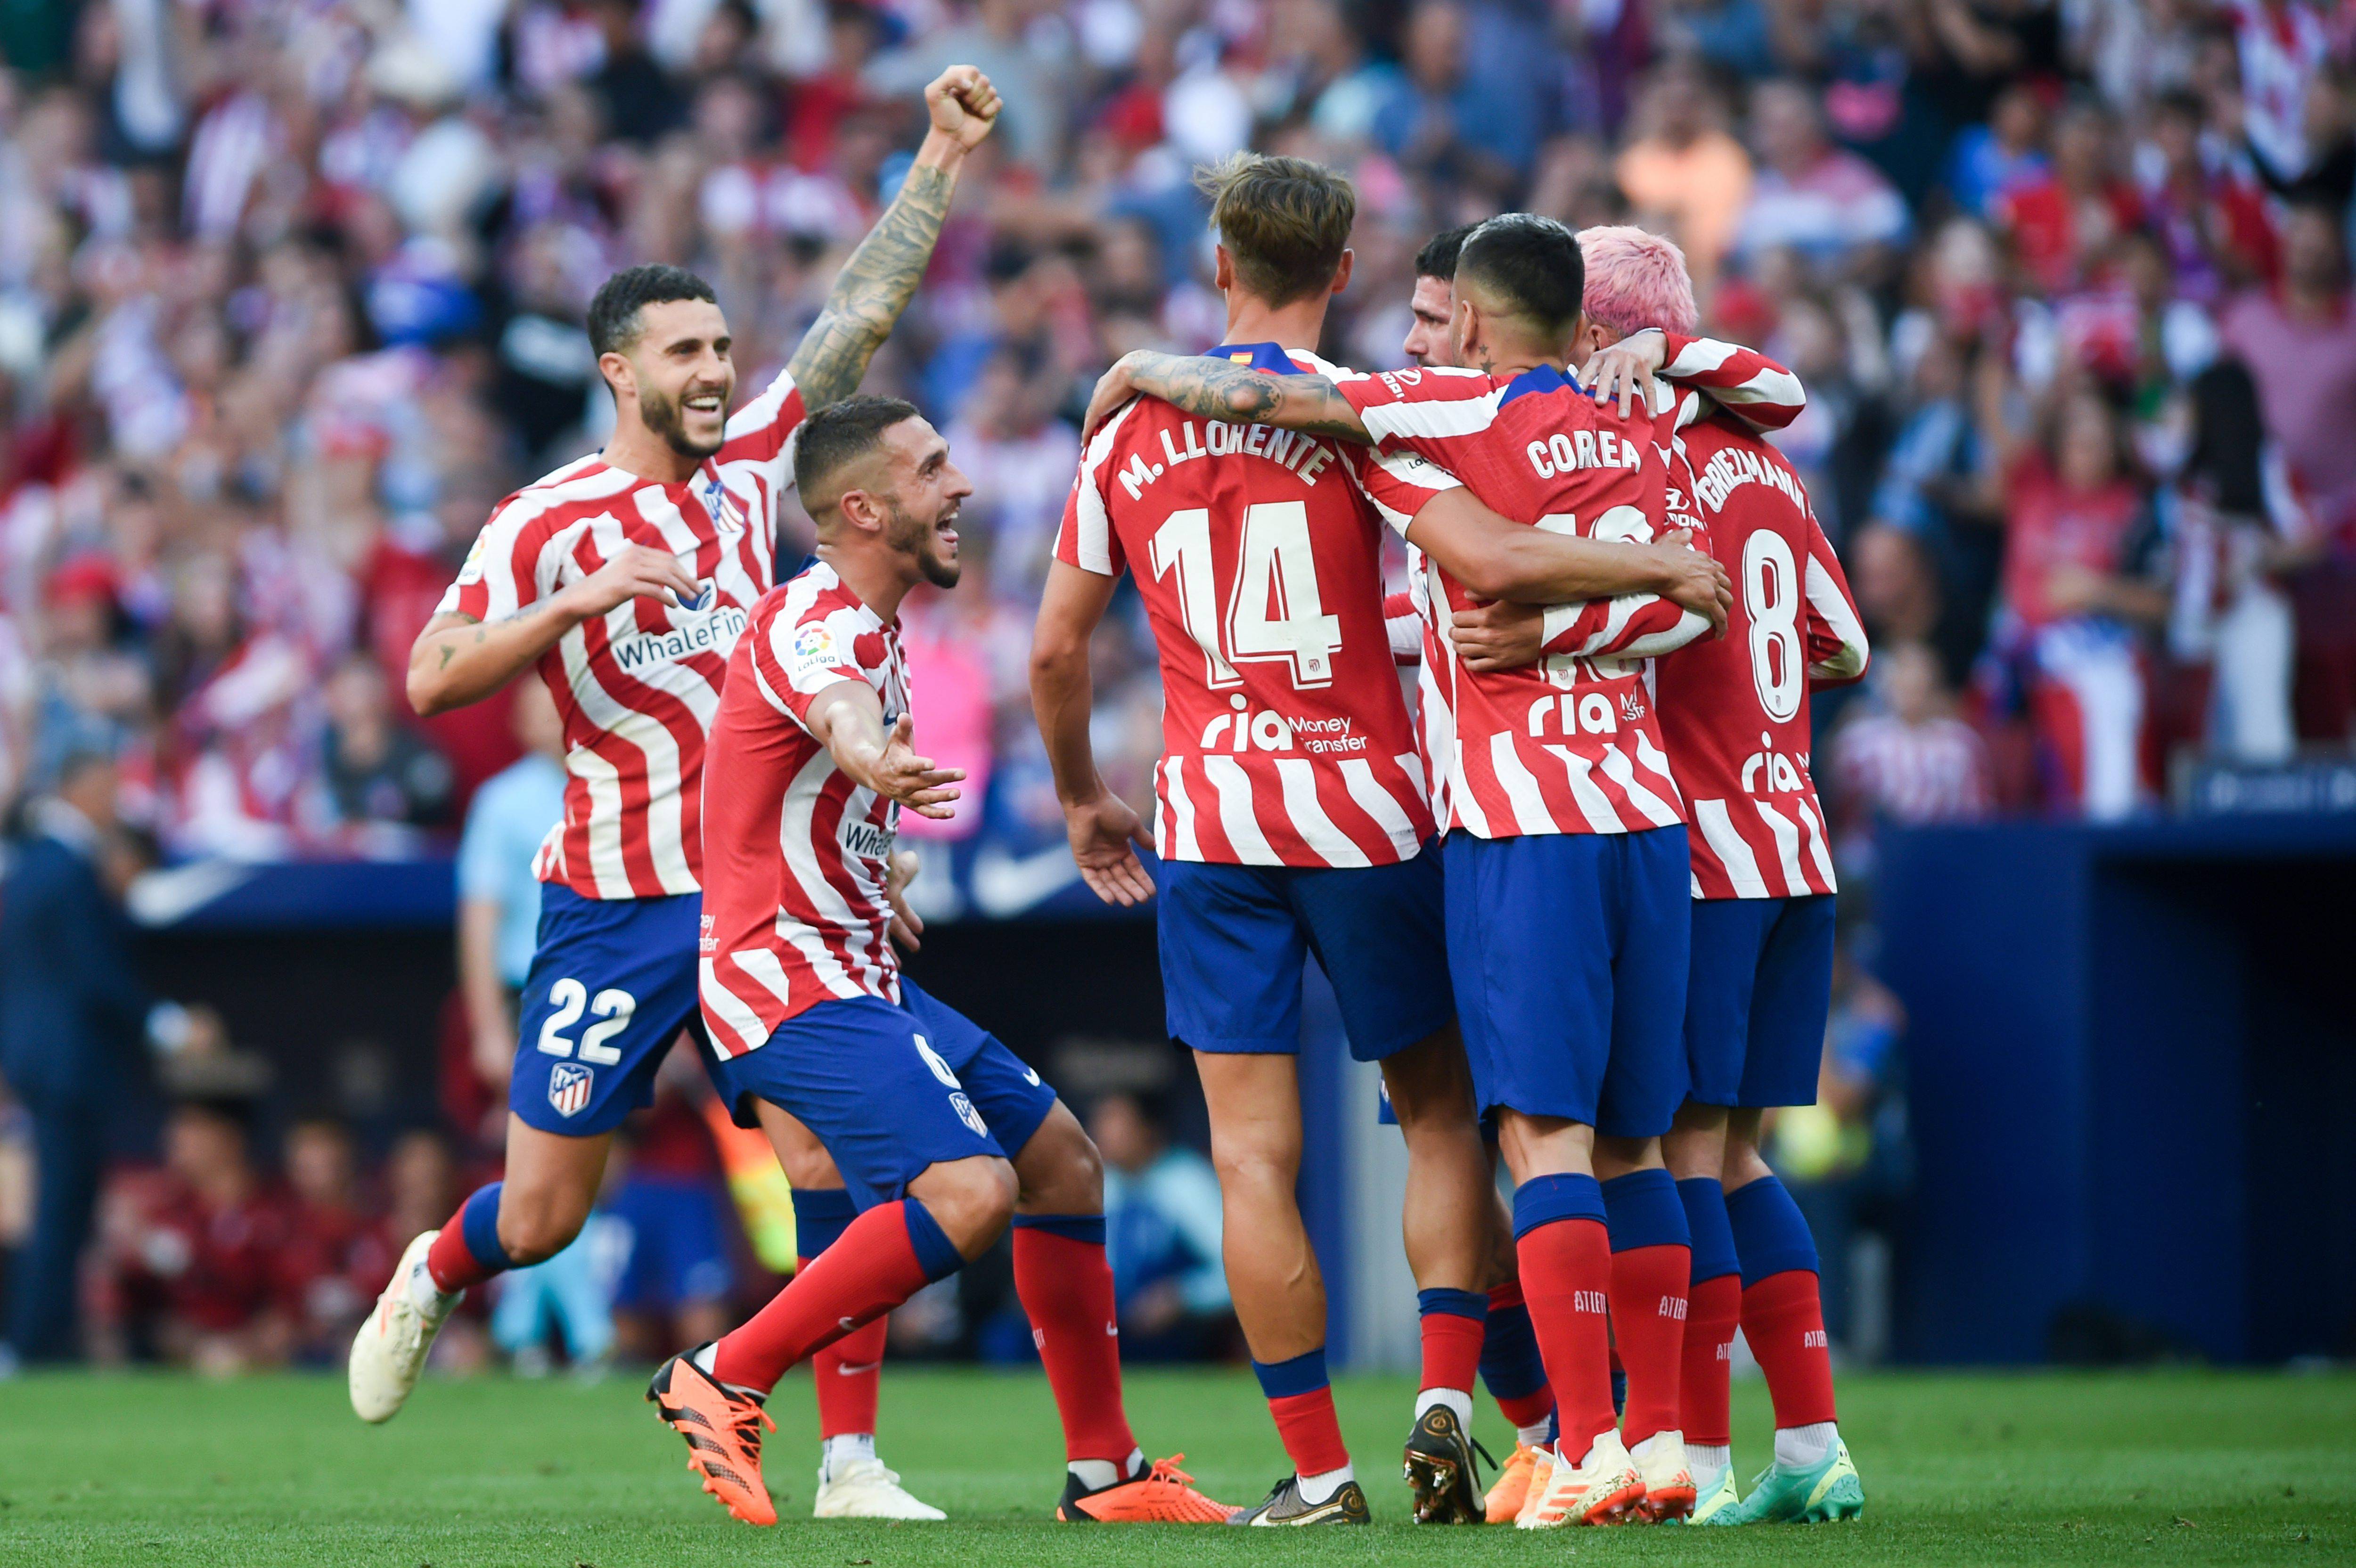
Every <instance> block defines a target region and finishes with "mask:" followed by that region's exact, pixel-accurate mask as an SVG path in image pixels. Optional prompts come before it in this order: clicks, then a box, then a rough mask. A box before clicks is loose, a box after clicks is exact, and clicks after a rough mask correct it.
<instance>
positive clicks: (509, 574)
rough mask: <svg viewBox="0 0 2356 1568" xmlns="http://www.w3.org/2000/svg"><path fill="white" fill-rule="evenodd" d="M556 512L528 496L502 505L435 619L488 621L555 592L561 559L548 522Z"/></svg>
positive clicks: (511, 498) (485, 527)
mask: <svg viewBox="0 0 2356 1568" xmlns="http://www.w3.org/2000/svg"><path fill="white" fill-rule="evenodd" d="M552 509H553V508H552V506H551V504H550V503H549V502H548V501H547V500H545V499H542V498H538V497H535V496H533V495H532V494H531V493H530V492H529V491H525V492H522V493H520V494H518V495H514V496H509V497H508V498H507V499H506V500H504V501H502V502H500V503H499V505H498V509H497V510H495V511H493V512H492V513H491V517H490V520H489V521H488V522H487V523H485V524H484V525H483V531H482V532H481V533H478V534H477V535H476V536H475V546H474V548H473V549H470V550H468V551H467V552H466V564H464V565H463V566H461V567H459V568H458V576H457V578H456V580H455V581H453V582H452V583H451V584H450V586H449V588H448V590H447V591H445V592H444V593H443V595H442V602H441V603H439V604H436V605H435V606H434V613H435V614H437V615H448V614H454V613H455V614H459V615H465V616H467V617H469V618H470V619H473V620H477V621H488V620H490V619H492V618H493V617H495V616H499V615H511V614H513V613H515V612H517V611H518V610H520V609H522V608H523V607H524V606H525V605H527V604H533V603H539V602H540V601H541V599H543V598H545V597H547V596H548V595H549V594H551V593H553V592H556V586H557V585H556V573H557V570H558V568H559V566H560V565H561V564H562V556H561V554H560V552H558V551H555V550H552V549H549V548H548V546H549V544H550V542H551V541H552V539H554V538H555V537H556V533H557V531H558V529H557V528H556V527H555V526H554V525H553V524H552V522H551V521H550V520H548V518H547V514H548V513H549V512H550V511H552Z"/></svg>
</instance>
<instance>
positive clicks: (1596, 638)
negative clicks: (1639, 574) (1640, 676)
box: [1542, 593, 1709, 659]
mask: <svg viewBox="0 0 2356 1568" xmlns="http://www.w3.org/2000/svg"><path fill="white" fill-rule="evenodd" d="M1708 630H1709V623H1708V621H1707V620H1704V619H1703V618H1702V617H1701V616H1699V615H1697V614H1695V613H1693V612H1692V611H1690V610H1686V609H1683V608H1681V607H1679V606H1678V605H1677V604H1676V603H1672V602H1671V601H1669V600H1666V599H1663V598H1661V597H1659V596H1658V595H1657V594H1652V593H1623V594H1622V595H1621V596H1620V597H1619V598H1617V599H1589V600H1586V601H1584V602H1582V603H1577V604H1550V605H1548V606H1547V612H1546V623H1545V636H1546V642H1545V645H1544V647H1543V650H1542V651H1543V652H1545V653H1547V654H1549V655H1552V654H1569V655H1572V656H1576V657H1579V658H1605V657H1612V658H1624V659H1649V658H1658V657H1660V656H1661V655H1663V654H1666V653H1675V652H1676V650H1677V649H1679V648H1681V647H1684V646H1685V645H1687V643H1690V642H1692V641H1693V640H1694V639H1695V638H1696V637H1698V636H1700V635H1702V634H1703V633H1704V632H1707V631H1708Z"/></svg>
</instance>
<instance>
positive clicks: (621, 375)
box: [597, 348, 638, 402]
mask: <svg viewBox="0 0 2356 1568" xmlns="http://www.w3.org/2000/svg"><path fill="white" fill-rule="evenodd" d="M597 368H598V370H599V372H600V373H602V374H603V375H604V376H605V385H606V387H607V388H609V389H611V390H612V392H613V394H614V400H615V401H616V402H619V401H620V400H621V398H622V394H623V393H624V392H625V391H626V392H628V393H629V394H630V395H631V396H632V397H636V396H637V391H638V379H637V372H635V371H634V370H632V369H631V368H630V359H629V356H627V355H626V354H624V353H622V352H621V351H620V350H619V349H615V348H608V349H607V350H605V353H603V354H600V355H599V356H597Z"/></svg>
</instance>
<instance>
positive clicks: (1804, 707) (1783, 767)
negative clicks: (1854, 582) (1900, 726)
mask: <svg viewBox="0 0 2356 1568" xmlns="http://www.w3.org/2000/svg"><path fill="white" fill-rule="evenodd" d="M1668 507H1669V526H1670V527H1671V528H1691V529H1692V530H1693V534H1694V543H1695V544H1696V546H1697V547H1699V548H1702V549H1708V551H1709V553H1710V554H1711V555H1713V556H1715V557H1716V558H1717V559H1718V562H1719V565H1721V566H1723V567H1725V568H1726V571H1727V574H1728V575H1729V576H1730V577H1731V578H1733V579H1734V607H1733V609H1732V610H1731V611H1730V613H1728V616H1727V626H1726V635H1725V636H1724V637H1723V638H1719V639H1717V640H1711V639H1708V638H1705V639H1703V640H1701V641H1699V642H1697V643H1695V644H1693V645H1691V646H1689V647H1687V648H1685V649H1682V650H1681V651H1679V652H1678V653H1677V654H1676V655H1675V656H1672V657H1669V658H1665V659H1663V660H1662V661H1661V662H1660V663H1659V664H1658V665H1657V666H1655V669H1654V695H1655V697H1656V698H1658V699H1659V701H1660V705H1661V732H1662V735H1663V737H1664V739H1665V741H1666V742H1667V745H1668V751H1669V763H1670V765H1671V766H1673V767H1674V768H1676V774H1677V783H1678V784H1682V785H1683V786H1684V787H1685V792H1686V804H1687V811H1688V812H1689V814H1690V816H1691V818H1692V822H1693V840H1692V841H1693V891H1694V897H1696V898H1699V899H1765V898H1797V897H1801V896H1803V895H1805V894H1808V893H1829V892H1832V891H1836V890H1835V887H1834V883H1833V857H1832V837H1831V834H1830V833H1829V831H1828V830H1827V829H1826V826H1825V814H1824V807H1823V806H1822V805H1820V804H1819V803H1818V802H1817V799H1816V785H1815V778H1814V776H1813V775H1812V774H1811V773H1810V772H1809V766H1808V763H1809V755H1808V753H1809V748H1810V746H1811V744H1812V742H1811V740H1810V733H1811V731H1810V730H1809V713H1808V688H1809V686H1810V684H1811V683H1816V684H1836V683H1839V682H1844V681H1850V680H1855V679H1857V678H1858V677H1859V676H1861V675H1863V674H1864V673H1865V662H1866V645H1865V627H1864V624H1863V623H1861V622H1860V621H1859V620H1858V613H1857V604H1856V602H1855V601H1854V600H1853V599H1852V598H1851V597H1850V596H1849V591H1848V579H1847V577H1846V576H1845V575H1843V573H1842V571H1841V566H1840V560H1839V559H1838V558H1837V557H1836V556H1835V555H1834V554H1833V548H1832V546H1831V545H1830V544H1829V543H1828V542H1826V539H1825V535H1824V530H1823V529H1822V528H1818V527H1817V526H1816V518H1815V511H1814V510H1813V509H1812V508H1811V507H1809V505H1808V492H1807V488H1806V486H1805V485H1802V484H1801V482H1800V476H1799V475H1798V473H1797V472H1796V471H1795V470H1794V468H1793V467H1792V465H1791V464H1790V463H1788V462H1786V461H1785V460H1784V458H1783V453H1779V452H1777V451H1776V450H1775V449H1774V448H1773V447H1772V446H1770V445H1768V444H1767V443H1765V442H1763V441H1761V440H1760V439H1759V438H1758V437H1757V436H1755V435H1753V434H1752V433H1751V432H1750V431H1748V430H1746V429H1744V428H1743V427H1742V426H1740V425H1739V424H1738V423H1736V422H1735V421H1733V420H1732V419H1730V417H1728V416H1727V415H1725V414H1719V415H1718V416H1717V417H1715V418H1712V419H1708V420H1705V421H1702V422H1700V423H1699V424H1695V425H1690V426H1688V427H1687V429H1686V430H1684V431H1683V432H1680V433H1679V434H1678V435H1677V437H1676V442H1675V443H1674V448H1673V451H1672V454H1671V457H1670V465H1669V496H1668Z"/></svg>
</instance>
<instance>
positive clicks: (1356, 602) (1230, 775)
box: [1055, 344, 1456, 867]
mask: <svg viewBox="0 0 2356 1568" xmlns="http://www.w3.org/2000/svg"><path fill="white" fill-rule="evenodd" d="M1213 353H1214V354H1216V355H1220V356H1226V357H1232V358H1234V359H1237V360H1238V361H1240V362H1244V363H1249V364H1252V365H1254V366H1256V367H1258V368H1261V369H1269V370H1274V371H1277V372H1279V373H1283V374H1293V373H1298V372H1299V371H1301V370H1311V371H1316V372H1320V373H1325V374H1333V373H1334V372H1333V368H1332V367H1330V366H1327V365H1326V364H1324V363H1323V361H1322V360H1319V359H1317V358H1315V357H1313V356H1311V355H1307V354H1303V353H1299V352H1293V353H1291V354H1290V355H1289V356H1288V354H1287V352H1286V351H1285V350H1283V349H1281V348H1279V347H1276V346H1275V345H1273V344H1258V345H1246V346H1237V347H1223V348H1218V349H1215V350H1213ZM1455 484H1456V481H1454V480H1453V479H1451V478H1449V477H1447V476H1446V475H1441V474H1439V473H1437V472H1435V471H1433V470H1432V469H1431V467H1430V464H1425V463H1422V462H1420V461H1418V460H1416V459H1414V458H1412V457H1409V456H1405V455H1399V456H1393V457H1388V458H1385V457H1379V456H1377V455H1376V453H1373V452H1371V451H1370V450H1368V449H1367V448H1366V447H1365V446H1362V445H1356V444H1353V443H1336V442H1332V441H1327V440H1323V439H1319V438H1313V437H1310V436H1303V435H1296V434H1294V433H1293V432H1290V431H1281V430H1274V429H1271V428H1269V426H1266V425H1240V424H1225V423H1221V422H1219V421H1210V420H1197V419H1191V418H1188V417H1187V416H1185V415H1183V414H1182V413H1180V412H1179V411H1177V410H1176V409H1174V408H1173V407H1171V406H1170V405H1169V404H1168V403H1165V402H1162V401H1160V400H1157V399H1151V398H1146V399H1140V400H1137V401H1135V402H1132V403H1130V404H1129V405H1128V406H1127V407H1126V408H1124V409H1123V410H1122V411H1120V412H1119V414H1117V415H1116V416H1114V418H1112V419H1110V420H1108V421H1106V423H1105V425H1104V427H1103V428H1102V429H1101V430H1099V431H1098V432H1097V435H1096V438H1095V439H1094V440H1093V441H1091V442H1090V443H1088V449H1087V453H1086V455H1085V456H1084V458H1083V460H1082V464H1081V468H1080V473H1079V475H1078V478H1077V479H1076V481H1075V483H1074V485H1073V486H1072V495H1071V499H1070V501H1069V502H1068V503H1067V504H1066V507H1065V509H1064V522H1063V527H1062V528H1061V529H1060V531H1059V532H1058V534H1057V536H1056V540H1055V555H1056V559H1058V560H1063V561H1065V562H1066V563H1067V564H1069V565H1072V566H1076V567H1078V568H1080V569H1081V570H1083V571H1094V572H1098V573H1100V574H1103V575H1106V576H1117V575H1119V573H1120V572H1121V571H1123V570H1124V569H1125V568H1126V566H1127V565H1128V564H1129V563H1130V561H1132V560H1134V561H1135V562H1137V563H1138V566H1139V568H1140V570H1139V571H1138V572H1137V584H1138V591H1139V592H1140V594H1141V596H1142V597H1143V599H1144V601H1145V607H1146V612H1147V614H1148V615H1149V617H1150V618H1151V622H1152V624H1153V635H1154V641H1155V642H1156V644H1158V645H1159V646H1160V649H1161V657H1162V762H1161V763H1160V764H1159V765H1158V766H1157V767H1156V769H1155V787H1154V793H1155V795H1156V797H1157V804H1158V805H1159V808H1160V809H1159V811H1158V812H1157V814H1156V817H1155V825H1154V848H1155V850H1156V852H1158V853H1159V854H1161V855H1162V857H1163V858H1164V859H1179V860H1205V861H1214V862H1220V863H1225V864H1230V865H1247V866H1311V867H1322V866H1369V865H1377V866H1378V865H1388V864H1390V863H1393V862H1395V861H1399V860H1405V859H1410V858H1412V857H1413V856H1414V855H1415V854H1416V853H1417V852H1418V850H1419V849H1420V848H1421V847H1422V845H1423V842H1424V840H1425V839H1427V838H1429V837H1430V836H1431V832H1432V820H1431V814H1430V805H1429V804H1428V797H1427V795H1426V790H1425V784H1424V779H1423V773H1422V768H1421V764H1420V763H1419V761H1418V758H1417V755H1416V745H1415V733H1414V730H1413V727H1412V724H1411V722H1410V720H1408V712H1407V704H1406V702H1405V700H1404V699H1402V698H1401V697H1400V695H1399V687H1398V676H1397V674H1396V673H1395V671H1394V668H1393V666H1392V664H1391V644H1390V637H1389V635H1388V632H1387V628H1386V626H1385V621H1384V610H1383V579H1382V527H1383V523H1384V521H1385V520H1386V519H1387V520H1390V521H1392V522H1394V523H1395V524H1396V525H1397V526H1398V527H1401V528H1404V527H1405V526H1406V524H1407V522H1408V519H1409V518H1411V517H1413V516H1414V515H1415V513H1416V512H1418V511H1419V510H1420V509H1421V508H1422V507H1423V506H1424V504H1425V503H1426V502H1428V501H1429V500H1430V498H1431V496H1433V495H1435V494H1436V493H1438V492H1439V491H1441V490H1445V489H1451V488H1453V487H1454V485H1455Z"/></svg>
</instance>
